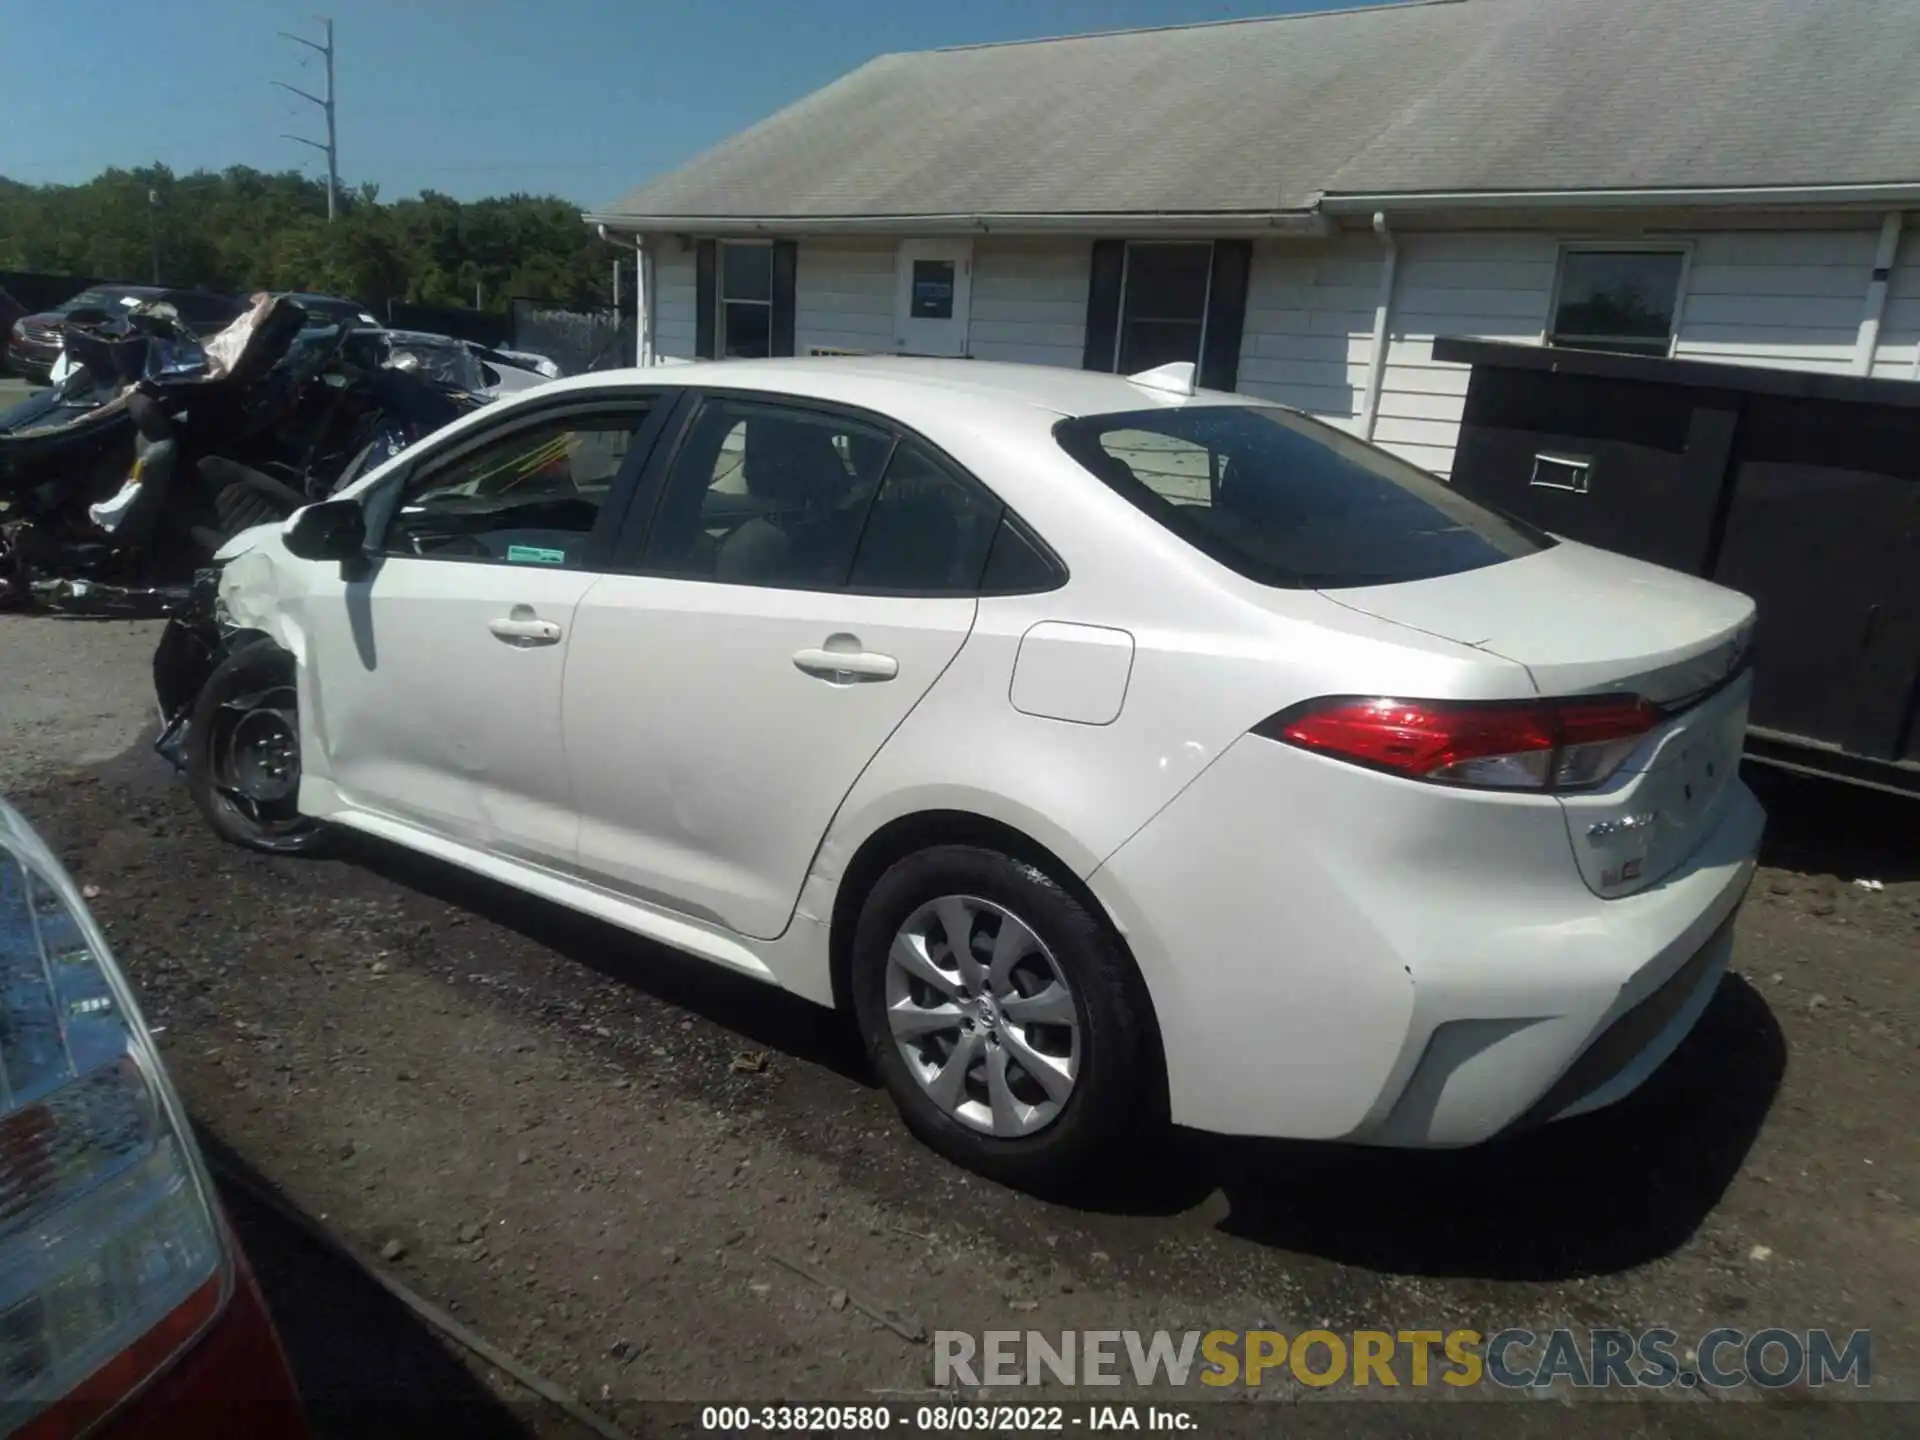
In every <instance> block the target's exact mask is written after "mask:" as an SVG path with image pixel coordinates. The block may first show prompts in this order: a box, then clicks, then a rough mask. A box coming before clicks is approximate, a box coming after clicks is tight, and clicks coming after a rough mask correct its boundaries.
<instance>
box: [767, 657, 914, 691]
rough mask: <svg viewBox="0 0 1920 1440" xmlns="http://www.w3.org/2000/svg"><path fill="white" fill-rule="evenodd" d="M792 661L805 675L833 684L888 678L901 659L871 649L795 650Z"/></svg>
mask: <svg viewBox="0 0 1920 1440" xmlns="http://www.w3.org/2000/svg"><path fill="white" fill-rule="evenodd" d="M793 663H794V665H795V666H796V667H797V668H798V669H800V670H802V671H804V672H805V673H807V674H808V675H812V676H814V677H815V678H816V679H819V680H825V681H828V682H829V683H831V684H834V685H859V684H862V683H865V682H867V681H873V680H891V679H893V677H894V676H896V675H898V674H899V673H900V662H899V661H898V660H895V659H894V658H893V656H891V655H876V654H874V653H873V652H872V651H871V650H798V651H795V652H794V656H793Z"/></svg>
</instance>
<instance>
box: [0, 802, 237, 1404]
mask: <svg viewBox="0 0 1920 1440" xmlns="http://www.w3.org/2000/svg"><path fill="white" fill-rule="evenodd" d="M232 1286H233V1271H232V1266H231V1264H230V1262H229V1259H228V1255H227V1250H226V1243H225V1240H224V1238H223V1236H222V1231H221V1227H220V1223H219V1221H218V1219H217V1218H216V1215H215V1212H214V1208H213V1204H212V1201H211V1195H210V1190H209V1186H208V1181H207V1179H206V1173H205V1170H204V1168H203V1167H202V1166H201V1164H200V1161H199V1157H198V1153H197V1151H196V1150H195V1148H194V1142H193V1139H192V1135H191V1132H190V1131H189V1129H188V1127H187V1123H186V1118H185V1115H184V1113H183V1112H182V1110H181V1108H180V1104H179V1101H178V1100H177V1099H176V1098H175V1097H174V1095H173V1093H172V1090H171V1088H170V1087H169V1085H168V1084H167V1081H166V1077H165V1074H164V1072H163V1071H162V1069H161V1067H160V1062H159V1059H158V1057H157V1056H156V1054H155V1053H154V1050H153V1042H152V1041H151V1039H150V1038H149V1037H148V1034H147V1030H146V1027H145V1025H144V1024H143V1023H142V1021H141V1019H140V1015H139V1011H138V1009H137V1007H136V1006H135V1005H134V1002H133V998H132V996H131V994H130V992H129V991H128V989H127V986H126V983H125V981H124V980H123V979H122V978H121V976H120V975H119V973H118V971H117V969H116V968H115V967H114V964H113V961H112V959H111V957H110V956H109V955H108V953H107V950H106V947H105V944H104V943H103V942H102V940H101V939H100V935H99V932H98V930H97V929H96V928H95V927H94V925H93V922H92V920H91V918H90V917H89V916H87V914H86V909H85V906H84V904H83V903H82V902H81V901H80V900H79V898H78V896H77V894H76V893H75V892H74V890H73V886H72V882H71V881H70V880H68V879H67V878H66V877H65V875H64V874H63V873H62V872H61V871H60V869H59V866H58V864H57V862H55V861H54V860H53V857H52V856H51V855H49V854H47V853H46V851H45V849H44V847H42V846H40V845H39V844H38V842H37V841H35V840H34V839H33V838H32V835H31V832H29V831H27V830H26V829H25V827H24V822H18V821H17V817H14V816H13V815H12V813H11V812H10V811H8V810H7V808H6V807H5V806H4V805H0V1429H4V1430H17V1431H19V1432H20V1433H22V1434H25V1435H29V1436H32V1437H35V1440H39V1437H42V1436H45V1437H65V1436H71V1435H77V1434H79V1433H81V1432H82V1431H84V1430H86V1429H88V1428H89V1427H91V1426H92V1425H93V1424H94V1423H95V1422H96V1421H98V1420H99V1419H100V1418H101V1417H102V1416H104V1415H106V1414H107V1413H109V1412H110V1411H112V1410H113V1409H114V1408H115V1407H116V1406H117V1405H118V1404H119V1403H120V1402H121V1401H122V1400H124V1399H126V1398H127V1397H128V1396H129V1395H131V1394H132V1393H133V1392H134V1391H136V1390H138V1389H139V1388H140V1387H141V1386H142V1385H144V1384H145V1383H146V1381H148V1380H149V1379H151V1378H152V1377H153V1375H154V1374H155V1372H157V1371H158V1370H160V1369H161V1368H163V1367H164V1366H166V1365H167V1364H168V1363H169V1362H170V1361H171V1360H173V1359H174V1358H175V1357H176V1356H177V1355H178V1354H179V1353H180V1352H181V1351H182V1350H183V1349H184V1348H185V1347H186V1346H187V1345H189V1344H190V1343H191V1342H192V1341H193V1340H194V1339H195V1338H196V1337H197V1336H198V1335H199V1334H200V1333H201V1332H202V1331H203V1330H204V1329H205V1328H206V1327H207V1326H208V1325H209V1324H210V1323H211V1322H212V1321H213V1319H214V1317H215V1316H216V1315H218V1314H219V1312H220V1310H221V1309H222V1307H223V1306H224V1305H225V1304H226V1301H227V1298H228V1296H229V1294H230V1293H231V1290H232Z"/></svg>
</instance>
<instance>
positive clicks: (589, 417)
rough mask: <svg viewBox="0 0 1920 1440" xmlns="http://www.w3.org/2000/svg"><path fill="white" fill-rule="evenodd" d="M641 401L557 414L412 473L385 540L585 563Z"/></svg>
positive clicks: (515, 560)
mask: <svg viewBox="0 0 1920 1440" xmlns="http://www.w3.org/2000/svg"><path fill="white" fill-rule="evenodd" d="M645 418H646V412H645V408H644V407H643V406H638V405H635V406H626V407H622V408H620V409H618V410H612V411H606V412H596V413H593V414H585V415H569V416H565V417H556V418H554V419H552V420H549V421H546V422H544V423H541V424H535V425H530V426H527V427H526V428H524V429H520V430H515V431H514V432H513V433H512V434H511V435H508V436H504V437H502V438H501V439H499V440H495V441H492V442H491V443H486V444H482V445H480V446H478V447H477V448H475V449H473V450H470V451H468V452H467V453H466V454H464V455H462V456H460V457H458V458H457V459H455V460H453V461H451V462H450V463H448V464H446V465H444V466H433V467H429V468H428V469H427V470H425V471H423V472H422V473H421V474H419V475H417V476H415V477H414V478H413V479H411V480H410V481H409V482H408V484H407V488H406V490H405V492H404V493H403V494H402V495H401V497H400V502H399V504H398V506H397V507H396V508H395V511H394V514H393V518H392V519H391V520H389V521H388V522H387V529H386V536H385V539H384V542H383V545H382V548H383V549H384V550H385V551H386V553H388V554H389V555H408V556H420V557H424V558H426V559H432V560H486V561H495V562H498V563H501V564H507V565H540V566H550V567H556V568H563V569H576V570H577V569H579V568H580V567H581V566H582V565H583V564H584V562H585V553H586V546H587V539H588V537H589V536H590V535H591V534H592V533H593V528H594V524H595V522H596V521H597V520H598V519H599V517H600V508H601V506H602V505H604V504H605V503H606V500H607V496H608V494H609V493H610V492H611V491H612V489H613V482H614V479H615V477H616V476H617V475H618V474H619V473H620V467H621V465H622V463H624V461H625V460H626V458H627V450H628V448H629V446H630V445H631V444H632V442H633V436H634V433H635V432H636V431H637V430H638V429H639V428H640V425H641V422H642V421H643V420H644V419H645Z"/></svg>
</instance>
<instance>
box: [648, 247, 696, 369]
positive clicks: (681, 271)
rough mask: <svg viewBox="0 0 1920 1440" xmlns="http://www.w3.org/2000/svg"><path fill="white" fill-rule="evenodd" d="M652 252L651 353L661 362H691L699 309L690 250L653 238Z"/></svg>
mask: <svg viewBox="0 0 1920 1440" xmlns="http://www.w3.org/2000/svg"><path fill="white" fill-rule="evenodd" d="M653 252H654V253H653V289H654V293H653V296H652V301H653V353H654V354H655V355H656V356H658V357H660V358H661V359H663V360H691V359H693V358H694V345H695V344H696V343H697V338H696V335H695V332H694V320H695V316H696V314H697V312H698V310H699V282H698V279H697V278H696V275H695V272H694V262H693V251H692V250H691V249H688V250H682V249H681V248H680V245H679V242H678V241H676V240H674V239H673V238H672V237H671V236H655V237H654V240H653Z"/></svg>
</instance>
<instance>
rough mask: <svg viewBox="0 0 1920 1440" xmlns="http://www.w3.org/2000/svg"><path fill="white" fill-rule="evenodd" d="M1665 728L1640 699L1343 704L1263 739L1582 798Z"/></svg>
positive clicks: (1266, 730)
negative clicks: (1650, 733) (1579, 794)
mask: <svg viewBox="0 0 1920 1440" xmlns="http://www.w3.org/2000/svg"><path fill="white" fill-rule="evenodd" d="M1662 718H1663V717H1662V715H1661V712H1660V711H1659V710H1658V709H1657V708H1655V707H1654V706H1653V705H1651V704H1649V703H1648V702H1647V701H1645V700H1642V699H1641V698H1640V697H1639V696H1637V695H1618V696H1615V695H1607V696H1596V697H1594V698H1591V699H1576V700H1537V701H1519V702H1506V701H1497V702H1484V701H1460V700H1395V699H1388V698H1386V697H1374V698H1362V697H1352V696H1339V697H1334V698H1331V699H1326V700H1313V701H1309V702H1307V703H1306V704H1304V705H1296V706H1295V707H1294V708H1293V709H1291V710H1286V711H1283V712H1281V713H1280V714H1278V715H1275V716H1274V717H1273V718H1272V719H1270V720H1267V721H1264V722H1262V723H1261V724H1259V725H1256V726H1255V727H1254V733H1255V734H1257V735H1264V736H1266V737H1267V738H1268V739H1270V740H1280V741H1284V742H1286V743H1287V744H1289V745H1298V746H1300V747H1301V748H1302V749H1305V750H1312V751H1315V752H1317V753H1319V754H1322V755H1328V756H1331V757H1333V758H1335V759H1338V760H1348V761H1351V762H1352V763H1354V764H1356V765H1366V766H1369V767H1371V768H1373V769H1375V770H1386V771H1389V772H1391V773H1393V774H1396V775H1405V776H1408V777H1409V778H1412V779H1417V780H1432V781H1438V782H1440V783H1443V784H1449V785H1481V786H1490V787H1493V788H1496V789H1502V790H1580V789H1587V788H1591V787H1592V786H1595V785H1598V784H1600V783H1601V782H1602V781H1604V780H1605V779H1606V778H1607V777H1608V776H1609V775H1611V774H1613V772H1614V771H1615V770H1617V769H1619V768H1620V764H1621V762H1622V761H1624V760H1625V759H1626V758H1627V757H1628V756H1629V755H1631V754H1632V753H1633V752H1634V751H1635V750H1636V749H1637V748H1639V744H1640V741H1641V739H1642V737H1644V736H1645V735H1646V734H1647V732H1648V731H1650V730H1652V729H1653V728H1654V727H1655V726H1656V725H1658V724H1659V723H1660V722H1661V719H1662Z"/></svg>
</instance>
